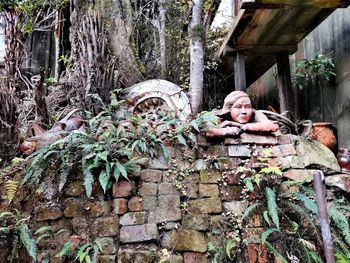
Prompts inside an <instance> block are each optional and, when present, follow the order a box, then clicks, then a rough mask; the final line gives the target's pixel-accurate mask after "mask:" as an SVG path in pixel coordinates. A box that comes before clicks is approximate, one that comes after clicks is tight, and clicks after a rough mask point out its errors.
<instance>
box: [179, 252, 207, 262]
mask: <svg viewBox="0 0 350 263" xmlns="http://www.w3.org/2000/svg"><path fill="white" fill-rule="evenodd" d="M184 263H209V260H208V258H207V255H206V254H203V253H195V252H185V253H184Z"/></svg>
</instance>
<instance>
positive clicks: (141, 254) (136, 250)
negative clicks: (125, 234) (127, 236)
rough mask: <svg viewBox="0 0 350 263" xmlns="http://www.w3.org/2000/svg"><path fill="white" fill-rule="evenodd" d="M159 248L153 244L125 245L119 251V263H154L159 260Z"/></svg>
mask: <svg viewBox="0 0 350 263" xmlns="http://www.w3.org/2000/svg"><path fill="white" fill-rule="evenodd" d="M156 251H157V247H156V246H155V245H153V244H147V246H145V245H132V244H130V245H129V244H128V245H123V246H122V247H120V248H119V250H118V263H152V262H158V260H157V253H156Z"/></svg>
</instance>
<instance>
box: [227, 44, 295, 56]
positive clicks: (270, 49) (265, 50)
mask: <svg viewBox="0 0 350 263" xmlns="http://www.w3.org/2000/svg"><path fill="white" fill-rule="evenodd" d="M297 50H298V46H297V45H236V46H233V47H231V46H226V48H225V50H224V53H223V55H224V56H233V55H235V53H236V52H240V53H242V54H247V53H249V54H254V55H259V54H261V55H264V54H267V55H268V54H276V53H278V52H281V51H287V52H288V53H289V54H290V55H291V54H293V53H295V52H296V51H297Z"/></svg>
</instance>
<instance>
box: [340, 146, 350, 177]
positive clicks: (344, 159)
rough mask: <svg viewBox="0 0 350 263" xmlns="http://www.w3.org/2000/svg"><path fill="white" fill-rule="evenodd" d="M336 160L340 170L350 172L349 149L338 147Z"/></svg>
mask: <svg viewBox="0 0 350 263" xmlns="http://www.w3.org/2000/svg"><path fill="white" fill-rule="evenodd" d="M337 160H338V163H339V166H340V168H341V170H342V172H347V173H350V149H344V148H339V151H338V154H337Z"/></svg>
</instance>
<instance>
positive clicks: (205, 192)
mask: <svg viewBox="0 0 350 263" xmlns="http://www.w3.org/2000/svg"><path fill="white" fill-rule="evenodd" d="M217 196H219V187H218V185H217V184H200V185H199V197H217Z"/></svg>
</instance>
